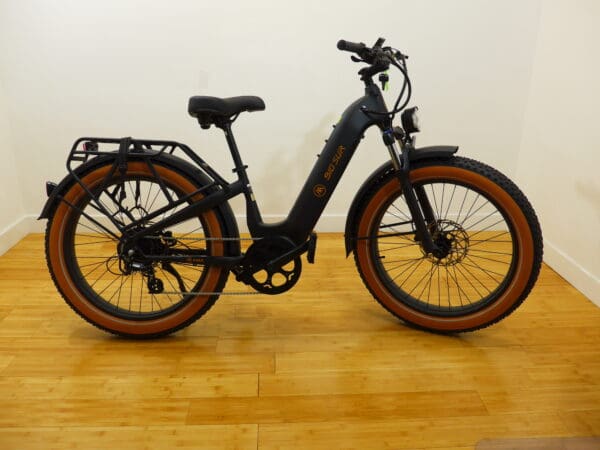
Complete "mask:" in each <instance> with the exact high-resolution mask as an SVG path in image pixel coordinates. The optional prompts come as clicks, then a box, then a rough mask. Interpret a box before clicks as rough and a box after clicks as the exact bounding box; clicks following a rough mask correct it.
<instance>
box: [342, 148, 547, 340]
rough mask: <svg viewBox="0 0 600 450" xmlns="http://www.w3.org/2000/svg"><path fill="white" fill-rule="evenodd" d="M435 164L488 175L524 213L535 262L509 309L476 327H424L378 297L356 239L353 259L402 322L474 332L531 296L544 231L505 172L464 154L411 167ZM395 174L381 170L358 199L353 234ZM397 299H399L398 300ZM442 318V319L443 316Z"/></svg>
mask: <svg viewBox="0 0 600 450" xmlns="http://www.w3.org/2000/svg"><path fill="white" fill-rule="evenodd" d="M432 166H447V167H456V168H460V169H465V170H468V171H471V172H474V173H476V174H479V175H481V176H483V177H485V178H487V179H488V180H490V181H492V182H493V183H494V184H496V185H498V186H499V187H500V188H501V189H502V190H504V191H505V192H506V193H507V194H508V195H509V196H510V197H511V198H512V199H513V200H514V201H515V203H516V204H517V205H518V207H519V209H520V210H521V211H522V213H523V215H524V216H525V219H526V221H527V224H528V226H529V229H530V232H531V236H532V243H533V262H532V265H531V270H530V273H529V276H528V280H527V283H526V285H525V287H524V289H523V290H522V291H521V294H520V295H519V296H518V297H517V298H516V299H515V300H514V301H513V302H512V304H511V305H510V307H509V308H508V309H507V310H505V311H504V312H503V313H502V314H500V315H498V316H496V317H493V318H491V319H490V320H486V321H484V322H482V323H478V324H475V325H473V326H468V327H461V328H456V329H448V328H438V327H431V326H424V325H422V324H419V323H416V322H415V321H413V320H410V319H408V318H407V317H405V316H403V315H400V314H397V313H396V312H394V311H393V310H392V309H390V307H389V306H388V305H386V304H385V303H384V302H383V301H382V300H381V299H380V298H379V296H378V295H377V293H376V292H375V290H374V289H373V286H372V285H371V284H370V283H369V281H368V277H367V274H366V273H365V272H364V271H363V264H361V263H362V261H360V256H359V252H358V251H357V241H356V240H354V241H353V252H354V261H355V264H356V267H357V269H358V272H359V274H360V277H361V279H362V281H363V283H364V285H365V286H366V287H367V289H368V290H369V292H370V293H371V295H372V296H373V298H374V299H375V300H376V301H377V302H378V303H379V304H380V305H381V306H382V307H383V308H385V309H386V310H387V311H388V312H389V313H390V314H392V315H394V316H395V317H397V318H399V319H401V320H402V321H403V322H405V323H407V324H408V325H410V326H412V327H415V328H417V329H421V330H426V331H430V332H434V333H439V334H454V333H462V332H471V331H475V330H480V329H483V328H486V327H489V326H491V325H493V324H495V323H497V322H499V321H501V320H503V319H504V318H506V317H507V316H509V315H510V314H511V313H512V312H514V311H515V310H516V309H517V308H518V307H519V306H520V305H521V304H522V303H523V301H524V300H525V299H526V298H527V296H528V295H529V293H530V291H531V289H532V288H533V286H534V284H535V282H536V280H537V278H538V275H539V272H540V268H541V264H542V258H543V240H542V231H541V228H540V225H539V221H538V218H537V216H536V213H535V211H534V209H533V207H532V206H531V204H530V202H529V201H528V200H527V198H526V197H525V195H524V194H523V192H522V191H521V190H520V189H519V188H518V187H517V186H516V185H515V183H514V182H512V181H511V180H510V179H509V178H508V177H506V176H505V175H504V174H502V173H501V172H499V171H498V170H496V169H494V168H493V167H490V166H488V165H486V164H484V163H482V162H480V161H477V160H474V159H470V158H465V157H453V158H450V159H429V160H424V161H419V162H416V163H413V165H412V170H416V169H419V168H424V167H432ZM394 177H397V175H396V174H395V173H394V170H393V168H392V167H391V165H390V167H389V170H385V171H382V174H381V176H380V177H379V178H377V179H376V180H374V182H373V183H372V185H371V187H370V189H369V190H368V191H367V192H366V194H365V195H364V196H363V197H362V199H361V200H360V202H359V207H358V208H357V211H358V213H357V216H356V217H355V218H353V220H354V223H355V224H356V226H355V227H354V230H353V231H354V233H357V232H358V231H357V230H358V224H359V223H360V221H361V220H362V218H363V216H364V214H365V210H366V207H367V205H368V204H369V202H370V201H371V200H372V199H373V197H374V196H375V195H376V194H377V192H378V191H379V190H380V189H382V187H383V186H384V185H385V184H386V183H387V182H389V181H390V179H391V178H394ZM355 236H356V234H355ZM515 276H516V275H515ZM396 300H398V299H396ZM398 301H400V300H398ZM404 306H407V305H406V304H405V305H404ZM441 320H443V319H441Z"/></svg>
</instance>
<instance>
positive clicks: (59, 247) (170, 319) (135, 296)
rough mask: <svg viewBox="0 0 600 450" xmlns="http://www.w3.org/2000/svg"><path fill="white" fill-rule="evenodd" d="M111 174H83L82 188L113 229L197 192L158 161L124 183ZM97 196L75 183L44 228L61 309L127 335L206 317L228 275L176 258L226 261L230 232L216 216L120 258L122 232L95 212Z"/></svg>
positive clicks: (138, 165) (130, 168)
mask: <svg viewBox="0 0 600 450" xmlns="http://www.w3.org/2000/svg"><path fill="white" fill-rule="evenodd" d="M111 171H112V162H106V164H103V165H100V166H97V167H95V168H94V169H93V170H91V171H90V172H89V173H87V174H85V175H84V176H82V178H81V181H82V183H83V184H84V185H85V186H87V188H88V190H89V191H90V192H91V193H92V194H93V196H94V197H96V198H97V199H98V200H99V202H100V203H101V204H102V205H103V206H104V207H105V208H106V209H107V210H108V211H109V212H110V215H111V216H112V218H113V219H114V220H115V221H116V222H117V224H118V225H119V227H122V226H124V225H128V224H130V223H132V222H133V221H137V220H139V219H142V218H144V217H145V216H148V215H149V214H151V213H152V212H155V211H158V210H159V209H161V208H163V207H165V206H166V205H168V204H169V203H171V202H172V201H175V200H177V199H179V198H182V197H184V196H186V195H188V194H192V193H194V192H195V191H197V190H198V188H199V187H200V186H198V182H197V181H196V180H195V179H193V178H192V177H191V176H190V175H189V174H188V173H186V171H185V170H183V169H182V168H178V167H176V165H174V164H172V163H171V164H167V163H165V162H164V161H162V162H161V160H158V161H155V162H154V163H153V165H152V166H150V165H148V164H147V163H146V162H144V161H141V160H140V161H131V162H129V163H128V164H127V170H126V172H125V173H124V174H123V175H121V174H120V173H119V172H116V173H115V174H114V175H112V176H110V175H109V174H110V173H111ZM107 175H108V176H109V179H108V180H107ZM159 179H160V182H159ZM94 197H92V196H90V195H89V193H88V192H87V191H86V189H84V188H83V187H82V186H81V184H79V183H73V184H72V185H71V186H70V187H69V188H68V189H67V190H66V192H65V193H64V195H63V198H64V201H61V202H60V203H59V204H58V206H57V208H56V211H55V212H54V214H53V216H52V218H51V219H50V220H49V221H48V226H47V232H46V255H47V261H48V267H49V269H50V272H51V274H52V276H53V279H54V282H55V284H56V286H57V288H58V290H59V291H60V292H61V294H62V295H63V297H64V299H65V300H66V302H67V303H68V304H69V305H70V306H71V307H72V308H73V309H74V310H75V311H76V312H77V313H78V314H79V315H80V316H82V317H83V318H85V319H86V320H87V321H88V322H90V323H92V324H94V325H96V326H98V327H99V328H102V329H104V330H107V331H110V332H112V333H115V334H119V335H122V336H129V337H140V338H148V337H157V336H161V335H165V334H169V333H172V332H174V331H176V330H178V329H180V328H183V327H185V326H187V325H189V324H191V323H192V322H194V321H195V320H197V319H198V318H199V317H200V316H202V315H203V314H204V313H205V312H206V311H207V310H208V309H209V308H210V307H211V306H212V304H213V303H214V302H215V301H216V299H217V298H218V295H217V294H210V293H215V292H220V291H221V290H222V289H223V286H224V285H225V282H226V279H227V275H228V273H227V270H226V269H223V268H221V267H216V266H210V265H200V264H198V263H197V262H195V261H192V260H187V261H184V260H182V259H176V258H175V260H174V258H172V257H173V256H177V255H179V256H185V255H193V254H196V255H211V256H221V255H223V254H224V245H223V241H221V240H219V238H222V237H224V236H225V235H226V232H225V229H224V225H223V220H222V217H221V216H220V214H219V211H217V210H210V211H208V212H205V213H202V214H201V215H199V216H197V217H194V218H192V219H190V220H187V221H185V222H183V223H181V224H177V225H176V226H174V227H173V228H169V229H164V230H159V231H158V232H156V233H154V234H153V235H152V236H148V237H147V238H143V239H142V240H140V241H139V242H138V244H137V245H136V247H135V250H132V251H131V252H129V253H130V254H128V255H127V257H124V255H123V252H122V251H120V245H122V244H121V233H120V232H119V229H118V228H119V227H117V225H115V224H114V223H113V222H112V221H111V220H110V219H109V218H107V217H105V216H104V215H102V214H101V213H100V212H99V209H98V207H97V204H96V203H95V201H94V199H93V198H94ZM201 197H202V194H200V193H198V194H195V195H194V196H192V197H190V198H189V199H188V200H187V202H184V203H183V204H182V205H180V206H178V207H175V208H172V209H165V211H164V213H163V214H160V215H159V216H157V217H156V218H155V219H154V220H149V221H146V222H145V223H144V224H143V225H140V228H143V227H147V226H149V225H150V224H152V223H154V222H155V221H158V220H161V219H164V218H165V217H168V216H169V215H171V214H173V213H174V212H176V211H178V210H180V209H182V208H183V207H185V206H187V204H190V203H193V202H194V201H198V200H199V199H200V198H201ZM148 255H154V256H156V255H160V256H164V257H165V259H164V260H159V259H152V258H147V256H148ZM168 257H171V259H170V260H168ZM188 292H189V293H188ZM195 292H206V293H207V294H204V295H197V294H193V293H195Z"/></svg>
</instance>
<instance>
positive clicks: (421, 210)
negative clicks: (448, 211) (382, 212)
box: [383, 128, 440, 256]
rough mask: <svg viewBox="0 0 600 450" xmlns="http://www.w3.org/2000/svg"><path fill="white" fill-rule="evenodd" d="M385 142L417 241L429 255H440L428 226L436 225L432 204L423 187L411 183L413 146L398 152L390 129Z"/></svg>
mask: <svg viewBox="0 0 600 450" xmlns="http://www.w3.org/2000/svg"><path fill="white" fill-rule="evenodd" d="M383 142H384V143H385V145H386V146H387V148H388V151H389V152H390V157H391V159H392V164H393V166H394V168H395V169H396V173H397V174H398V180H399V181H400V187H401V188H402V193H403V194H404V200H405V201H406V205H407V206H408V210H409V211H410V215H411V217H412V220H413V223H414V226H415V230H416V233H415V240H417V241H421V242H422V245H423V249H424V250H425V251H426V252H427V253H432V254H433V255H434V256H435V255H436V254H439V252H440V249H439V247H438V246H437V245H436V244H435V243H434V242H433V239H432V237H431V232H430V230H429V228H428V227H427V224H435V215H434V213H433V209H432V208H431V203H430V202H429V199H428V198H427V194H426V193H425V189H424V188H423V186H415V187H413V185H412V183H411V182H410V178H409V173H410V158H409V155H410V150H411V148H412V144H410V143H409V144H408V145H406V146H404V147H403V148H402V152H400V151H399V150H398V145H397V144H396V139H395V137H394V131H393V130H392V129H391V128H389V129H387V130H384V131H383Z"/></svg>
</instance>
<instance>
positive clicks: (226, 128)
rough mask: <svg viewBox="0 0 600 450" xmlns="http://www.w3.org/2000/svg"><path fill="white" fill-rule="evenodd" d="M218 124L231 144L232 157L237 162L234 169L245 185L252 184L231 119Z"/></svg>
mask: <svg viewBox="0 0 600 450" xmlns="http://www.w3.org/2000/svg"><path fill="white" fill-rule="evenodd" d="M217 126H218V127H219V128H221V129H222V130H223V133H225V139H226V140H227V145H228V146H229V151H230V152H231V157H232V158H233V163H234V164H235V168H234V169H233V171H234V172H235V173H237V174H238V177H239V179H240V180H242V181H243V182H244V185H248V184H250V182H249V180H248V175H247V173H246V169H247V168H248V166H246V165H244V163H243V162H242V158H241V156H240V151H239V150H238V146H237V144H236V142H235V138H234V137H233V131H232V130H231V121H225V122H223V123H221V124H218V125H217Z"/></svg>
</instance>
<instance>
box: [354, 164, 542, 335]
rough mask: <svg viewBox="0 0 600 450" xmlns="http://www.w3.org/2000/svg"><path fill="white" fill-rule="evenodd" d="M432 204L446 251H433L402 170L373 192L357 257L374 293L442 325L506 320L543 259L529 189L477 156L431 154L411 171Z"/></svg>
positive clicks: (404, 313) (435, 229) (445, 328)
mask: <svg viewBox="0 0 600 450" xmlns="http://www.w3.org/2000/svg"><path fill="white" fill-rule="evenodd" d="M410 178H411V182H412V183H413V186H415V187H417V186H420V187H422V188H423V190H424V192H425V194H426V195H427V197H428V199H429V202H430V203H431V209H432V211H433V216H434V217H433V220H431V221H430V222H429V223H428V228H429V230H430V232H431V235H432V238H433V241H434V243H435V244H436V245H437V246H438V248H439V249H440V250H441V253H439V254H438V255H437V256H433V255H432V254H427V253H426V252H425V251H424V250H423V247H422V244H421V240H420V239H419V237H418V235H417V234H416V233H415V230H414V225H413V223H412V220H411V216H410V212H409V211H408V207H407V205H406V202H405V201H404V197H403V195H402V190H401V188H400V184H399V182H398V179H397V176H396V175H395V174H393V173H389V174H388V175H387V176H384V177H383V178H382V179H380V180H379V182H378V183H376V186H374V187H373V189H372V190H371V192H370V193H369V194H367V198H365V200H364V202H363V206H362V213H361V217H360V219H359V222H358V230H357V233H358V236H359V239H357V241H356V242H357V243H356V247H355V260H356V264H357V267H358V270H359V272H360V274H361V276H362V278H363V280H364V282H365V284H366V285H367V287H368V288H369V290H370V291H371V293H372V294H373V295H374V297H375V298H376V299H377V300H378V301H379V303H381V305H382V306H383V307H385V308H386V309H387V310H388V311H390V312H391V313H392V314H394V315H395V316H397V317H399V318H401V319H402V320H404V321H406V322H409V323H411V324H414V325H416V326H418V327H421V328H426V329H429V330H433V331H439V332H457V331H470V330H475V329H479V328H483V327H486V326H488V325H491V324H492V323H494V322H497V321H499V320H501V319H502V318H504V317H506V316H507V315H508V314H510V313H511V312H512V311H514V309H515V308H517V306H519V304H520V303H521V302H522V301H523V300H524V299H525V297H526V296H527V294H528V293H529V291H530V289H531V287H532V286H533V284H534V282H535V280H536V279H537V276H538V273H539V270H540V265H541V259H542V239H541V231H540V228H539V224H538V221H537V218H536V216H535V213H534V211H533V209H532V207H531V205H530V204H529V202H528V201H527V199H526V198H525V196H524V195H523V193H522V192H521V191H520V190H519V189H518V188H517V186H515V185H514V183H512V182H511V181H510V180H509V179H508V178H506V177H505V176H504V175H502V174H501V173H499V172H498V171H496V170H494V169H492V168H491V167H489V166H486V165H484V164H482V163H479V162H477V161H473V160H469V159H466V158H452V159H450V160H447V161H426V162H422V163H418V164H415V166H414V168H413V170H411V175H410Z"/></svg>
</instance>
